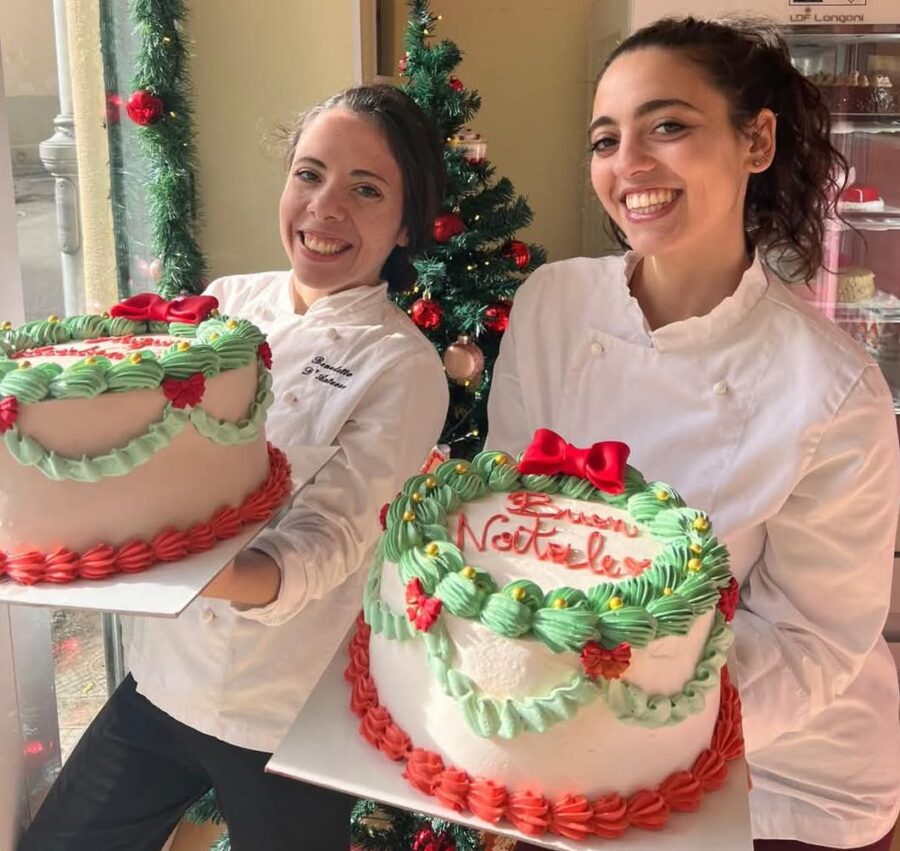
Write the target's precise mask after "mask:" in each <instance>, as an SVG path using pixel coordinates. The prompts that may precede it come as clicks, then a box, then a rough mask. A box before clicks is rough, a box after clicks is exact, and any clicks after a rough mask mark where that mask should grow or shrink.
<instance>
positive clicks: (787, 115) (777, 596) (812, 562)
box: [488, 18, 900, 851]
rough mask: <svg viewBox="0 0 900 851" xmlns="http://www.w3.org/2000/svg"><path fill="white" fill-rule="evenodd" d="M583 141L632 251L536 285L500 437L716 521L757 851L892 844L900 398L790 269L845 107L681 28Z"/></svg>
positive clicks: (516, 326)
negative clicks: (607, 463) (627, 466)
mask: <svg viewBox="0 0 900 851" xmlns="http://www.w3.org/2000/svg"><path fill="white" fill-rule="evenodd" d="M588 135H589V145H590V149H591V168H590V171H591V182H592V184H593V188H594V190H595V192H596V194H597V196H598V198H599V199H600V202H601V203H602V205H603V207H604V208H605V210H606V212H607V214H608V215H609V218H610V221H611V224H612V228H613V232H614V234H615V235H616V237H617V239H618V241H619V243H620V244H621V246H622V247H623V248H624V249H626V252H625V254H624V256H615V257H605V258H600V259H587V258H579V259H574V260H567V261H563V262H559V263H553V264H549V265H546V266H543V267H542V268H540V269H538V270H537V272H535V273H534V275H533V276H532V277H531V279H530V280H529V281H528V282H526V284H525V285H524V286H522V287H521V288H520V289H519V291H518V293H517V295H516V301H515V305H514V307H513V310H512V315H511V322H510V326H509V329H508V330H507V332H506V335H505V336H504V339H503V344H502V347H501V350H500V355H499V358H498V360H497V364H496V368H495V372H494V382H493V389H492V392H491V399H490V405H489V419H490V433H489V437H488V444H489V445H490V446H491V447H492V448H502V449H506V450H520V449H522V448H524V447H525V446H526V445H527V444H528V442H529V440H530V438H531V435H532V433H533V432H534V430H535V429H536V428H539V427H547V428H552V429H554V430H555V431H557V432H559V433H560V434H561V435H563V436H564V437H565V438H566V439H567V440H568V441H570V442H572V443H574V444H577V445H582V446H586V445H590V444H591V443H593V442H595V441H597V440H601V439H604V440H606V439H609V440H622V441H625V442H626V443H628V444H629V445H630V446H631V450H632V459H633V462H634V464H635V466H637V467H638V468H639V469H641V470H643V471H644V472H645V473H646V474H647V475H648V476H649V477H652V478H654V479H659V480H662V481H669V482H673V483H674V484H675V485H676V487H678V488H679V490H680V492H681V494H682V496H683V497H684V498H685V499H686V501H687V502H688V503H689V504H691V505H700V506H703V507H704V508H706V509H707V510H708V511H709V513H710V515H711V516H712V520H713V523H714V526H715V528H716V530H717V532H718V533H719V537H720V538H721V539H722V540H723V542H724V543H725V544H726V545H727V547H728V549H729V551H730V554H731V569H732V571H733V573H734V574H735V576H736V577H737V578H738V581H739V582H740V586H741V605H740V608H739V609H738V612H737V614H736V616H735V619H734V622H733V625H734V631H735V635H736V648H735V649H736V653H735V664H734V666H733V672H734V674H735V678H736V680H737V684H738V686H739V688H740V692H741V698H742V702H743V707H744V736H745V745H746V755H747V760H748V762H749V765H750V771H751V776H752V790H751V792H750V803H751V815H752V828H753V834H754V839H755V847H756V848H757V849H758V851H763V849H765V851H776V850H777V851H781V849H784V851H786V850H787V849H798V851H799V849H824V848H844V849H867V851H876V849H877V851H887V849H888V848H889V846H890V841H891V837H890V834H891V832H892V829H893V825H894V823H895V821H896V819H897V815H898V811H900V725H898V689H897V671H896V669H895V667H894V663H893V661H892V659H891V656H890V653H889V652H888V648H887V646H886V644H885V642H884V639H883V638H882V637H881V631H882V629H883V626H884V622H885V618H886V616H887V611H888V606H889V598H890V585H891V573H892V567H893V549H894V535H895V529H896V523H897V507H898V504H900V457H898V446H897V431H896V425H895V422H894V414H893V405H892V400H891V396H890V393H889V391H888V388H887V385H886V383H885V381H884V379H883V377H882V376H881V373H880V372H879V369H878V367H877V366H876V364H875V363H874V362H873V361H871V360H870V359H869V358H868V357H867V356H866V355H865V353H864V352H863V351H862V350H861V349H860V348H859V347H858V346H857V345H856V344H855V343H854V342H853V341H852V340H850V339H849V338H848V337H846V336H845V335H844V334H843V333H842V332H841V331H839V330H838V329H837V328H836V327H835V326H834V325H832V324H831V323H830V322H829V321H828V320H827V319H825V318H823V317H822V316H820V315H819V314H818V313H816V312H815V310H814V309H812V308H811V307H809V306H808V304H807V303H806V302H804V301H803V300H802V299H801V298H798V297H797V296H796V295H795V294H793V293H792V292H791V291H790V289H789V288H788V287H786V286H785V284H784V283H783V282H782V281H781V280H780V279H779V275H778V274H776V273H774V272H773V269H778V270H779V272H780V274H781V276H785V275H788V276H789V277H790V278H791V279H792V280H795V281H796V280H799V281H809V280H811V279H812V277H813V276H814V275H815V274H816V273H817V272H818V270H819V268H820V266H821V264H822V253H823V252H822V236H823V222H824V220H825V218H826V217H827V216H828V215H829V213H830V212H831V211H832V203H833V202H832V199H834V198H835V197H836V196H837V192H838V190H839V188H840V187H839V186H838V185H837V183H838V182H839V178H838V176H839V175H841V174H845V173H846V163H845V162H844V160H843V158H842V157H841V156H840V154H839V153H838V152H837V151H836V150H835V149H834V148H833V147H832V145H831V143H830V141H829V114H828V109H827V108H826V106H825V104H824V103H823V102H822V100H821V98H820V97H819V93H818V91H817V89H816V88H815V86H813V85H812V84H811V83H809V82H808V81H807V80H805V79H804V78H803V77H802V75H800V74H799V73H798V72H797V71H796V70H795V69H794V68H793V67H792V66H791V63H790V59H789V56H788V52H787V49H786V47H785V44H784V42H783V41H782V39H781V38H780V36H779V35H778V33H777V31H776V30H775V29H774V28H772V27H770V26H768V25H764V24H761V23H756V22H741V21H729V22H719V21H707V20H698V19H695V18H680V19H665V20H661V21H658V22H656V23H654V24H651V25H650V26H648V27H646V28H644V29H642V30H639V31H637V32H636V33H634V34H633V35H632V36H630V37H629V38H628V39H626V40H625V41H624V42H623V43H622V44H621V45H620V46H619V47H618V48H617V49H616V50H615V51H614V52H613V54H612V56H611V57H610V59H609V61H608V62H607V63H606V66H605V68H604V70H603V72H602V74H601V76H600V78H599V81H598V84H597V90H596V95H595V99H594V108H593V115H592V119H591V123H590V127H589V131H588ZM710 804H711V805H713V804H712V802H710ZM714 839H715V838H714V837H711V838H710V842H711V843H713V844H714ZM711 847H712V845H711Z"/></svg>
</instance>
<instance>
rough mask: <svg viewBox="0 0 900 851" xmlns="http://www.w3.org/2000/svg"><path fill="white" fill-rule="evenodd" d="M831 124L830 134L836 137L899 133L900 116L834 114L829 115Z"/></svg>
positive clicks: (892, 114)
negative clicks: (856, 134) (857, 134)
mask: <svg viewBox="0 0 900 851" xmlns="http://www.w3.org/2000/svg"><path fill="white" fill-rule="evenodd" d="M898 94H900V93H898ZM831 122H832V123H831V132H832V133H833V134H834V135H836V136H846V135H848V134H850V133H900V114H894V113H891V114H890V115H884V116H880V115H875V114H872V115H863V114H853V115H850V114H847V113H840V112H834V113H832V114H831Z"/></svg>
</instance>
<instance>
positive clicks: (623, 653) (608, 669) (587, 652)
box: [581, 641, 631, 680]
mask: <svg viewBox="0 0 900 851" xmlns="http://www.w3.org/2000/svg"><path fill="white" fill-rule="evenodd" d="M581 664H582V665H583V666H584V672H585V673H586V674H587V675H588V676H589V677H591V678H592V679H597V678H598V677H603V678H604V679H606V680H617V679H619V677H621V676H622V674H623V673H625V671H627V670H628V666H629V665H630V664H631V646H630V645H629V644H628V643H627V642H624V641H623V642H622V643H621V644H620V645H619V646H618V647H615V648H613V649H612V650H607V649H606V648H605V647H601V646H600V645H599V644H598V643H597V642H596V641H589V642H588V643H587V644H585V645H584V647H582V648H581Z"/></svg>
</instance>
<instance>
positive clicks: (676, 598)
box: [347, 435, 740, 838]
mask: <svg viewBox="0 0 900 851" xmlns="http://www.w3.org/2000/svg"><path fill="white" fill-rule="evenodd" d="M545 436H546V435H545ZM544 439H545V437H544ZM618 446H622V445H621V444H618ZM570 449H572V448H571V447H570ZM586 451H587V450H584V451H583V450H573V451H572V453H570V454H574V455H576V461H575V462H574V466H573V464H572V462H571V460H569V461H566V462H565V464H563V466H562V467H561V468H560V469H561V472H560V473H556V474H548V473H546V472H544V473H538V474H535V473H531V472H529V471H531V470H533V469H536V470H544V469H546V463H545V462H544V461H539V462H538V464H537V466H535V463H534V453H532V450H529V451H528V452H526V453H525V455H524V456H523V458H522V459H521V460H520V461H519V463H518V464H517V463H516V462H515V461H514V459H512V458H511V457H510V456H509V455H507V454H505V453H501V452H485V453H482V454H480V455H479V456H477V457H476V458H475V459H474V461H473V462H472V463H471V464H469V463H467V462H452V461H451V462H447V463H446V464H443V465H442V466H440V467H439V468H438V469H437V470H436V471H435V472H434V474H433V475H432V476H424V475H423V476H418V477H415V478H413V479H411V480H410V481H409V482H408V483H407V485H406V487H405V488H404V491H403V493H402V494H401V495H400V496H398V498H397V499H396V500H395V501H394V502H393V503H392V504H391V506H390V509H389V511H388V512H387V518H386V526H387V528H386V532H385V535H384V537H383V539H382V542H381V546H380V549H379V554H378V556H377V557H376V560H375V563H374V564H373V566H372V569H371V571H370V575H369V581H368V585H367V589H366V599H365V606H364V616H365V623H364V624H363V625H362V626H361V629H360V632H359V633H358V634H357V636H356V638H355V639H354V640H353V642H352V643H351V662H350V666H349V668H348V671H347V678H348V679H349V680H350V681H351V682H352V684H353V695H352V700H351V706H352V708H353V711H355V712H356V713H357V714H358V715H359V716H360V719H361V724H360V730H361V733H362V735H364V736H365V737H366V738H367V739H369V741H371V742H372V743H373V744H374V745H376V746H377V747H379V748H381V750H383V751H384V752H385V753H386V754H387V755H388V756H390V757H391V758H393V759H398V760H405V761H406V769H405V775H406V776H407V778H408V779H409V780H410V782H411V783H412V784H413V785H414V786H415V787H416V788H418V789H419V790H420V791H423V792H426V793H427V794H433V795H436V796H437V797H438V798H439V799H440V801H441V802H442V803H444V804H445V805H447V806H450V807H451V808H453V809H456V810H459V811H469V812H473V813H475V814H476V815H478V816H480V817H482V818H485V819H487V820H489V821H497V820H499V819H500V818H506V819H507V820H509V821H511V822H512V823H513V824H514V825H515V826H516V827H518V828H519V829H521V830H523V832H525V833H529V834H531V835H535V834H539V833H542V832H545V831H551V832H556V833H560V834H562V835H565V836H569V837H575V838H586V837H588V836H590V835H603V836H611V835H618V833H620V832H621V831H622V830H624V829H625V828H626V827H627V826H628V825H629V824H635V825H639V826H642V827H657V826H659V825H660V824H661V823H662V822H664V821H665V819H666V818H667V817H668V813H669V812H670V811H671V810H673V809H676V810H677V809H695V808H696V806H698V805H699V803H700V799H701V797H702V794H703V792H704V791H708V790H709V789H712V788H715V787H716V786H717V785H720V783H721V782H722V781H723V780H724V776H725V775H724V762H725V760H726V759H729V758H731V757H733V756H736V755H737V754H738V753H740V731H739V723H738V722H737V721H736V719H737V717H738V714H739V710H738V703H737V698H736V694H735V693H734V689H733V688H732V687H731V686H730V685H728V684H727V682H726V683H725V685H724V689H723V685H722V679H721V669H722V667H723V665H724V662H725V653H726V651H727V648H728V646H729V645H730V642H731V630H730V628H729V627H728V626H727V623H726V619H730V616H731V614H732V613H733V607H734V605H735V601H736V583H734V581H733V579H732V577H731V575H730V573H729V571H728V567H727V553H726V552H725V550H724V548H723V547H722V546H721V545H720V544H718V542H717V541H716V539H715V537H714V536H713V534H712V530H711V528H710V523H709V518H708V516H707V515H706V514H704V513H703V512H702V511H698V510H696V509H691V508H687V507H686V506H685V505H684V503H683V501H682V500H681V499H680V497H679V496H678V494H677V493H676V492H675V491H674V490H673V489H672V488H671V487H670V486H668V485H665V484H662V483H660V482H651V483H649V484H648V483H647V482H645V481H644V479H643V477H642V476H641V475H640V473H638V472H637V471H636V470H634V469H633V468H630V467H628V468H627V469H626V468H625V465H624V457H622V458H620V462H621V463H620V467H621V475H620V480H619V481H618V482H616V481H615V478H616V477H615V475H613V476H612V479H613V481H611V482H597V483H598V484H600V485H601V487H596V486H595V483H594V481H591V480H589V479H590V476H591V471H590V467H591V464H590V463H588V464H587V468H588V476H589V479H586V478H584V476H583V473H584V469H585V464H584V457H585V456H584V455H582V456H581V458H580V460H578V457H577V453H579V452H586ZM625 451H626V452H627V449H626V450H625ZM538 454H539V455H540V453H538ZM600 454H602V452H601V453H600ZM606 454H607V455H609V452H607V453H606ZM594 455H595V457H598V456H597V453H596V452H595V453H594ZM612 466H613V467H615V466H616V465H615V463H613V465H612ZM570 471H571V472H572V473H575V474H574V475H573V474H568V473H570ZM593 478H594V479H595V480H596V476H594V477H593ZM723 691H724V693H725V694H724V699H723ZM723 714H724V716H725V718H724V720H723ZM617 808H618V809H617ZM619 810H620V811H619Z"/></svg>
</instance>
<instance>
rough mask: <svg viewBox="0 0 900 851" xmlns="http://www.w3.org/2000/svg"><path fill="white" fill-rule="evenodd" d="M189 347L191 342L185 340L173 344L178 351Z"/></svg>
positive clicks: (184, 350)
mask: <svg viewBox="0 0 900 851" xmlns="http://www.w3.org/2000/svg"><path fill="white" fill-rule="evenodd" d="M190 347H191V344H190V343H189V342H187V340H182V341H181V342H180V343H178V345H177V346H175V348H176V349H178V351H179V352H186V351H187V350H188V349H189V348H190Z"/></svg>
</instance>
